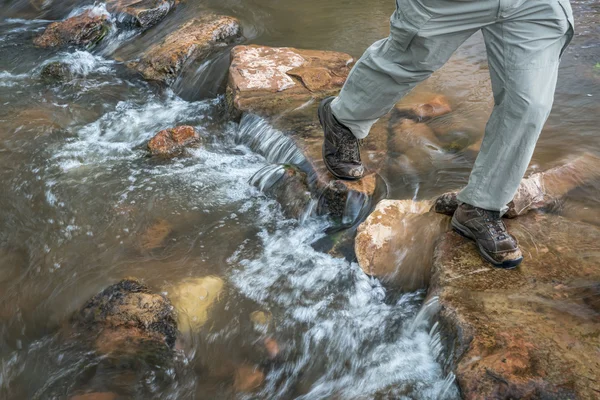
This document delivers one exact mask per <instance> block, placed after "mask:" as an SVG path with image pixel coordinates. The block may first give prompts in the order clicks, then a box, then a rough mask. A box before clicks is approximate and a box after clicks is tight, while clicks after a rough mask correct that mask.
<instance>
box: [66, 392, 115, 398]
mask: <svg viewBox="0 0 600 400" xmlns="http://www.w3.org/2000/svg"><path fill="white" fill-rule="evenodd" d="M118 398H119V397H118V396H117V395H116V394H115V393H112V392H93V393H85V394H78V395H75V396H73V397H70V398H69V400H117V399H118Z"/></svg>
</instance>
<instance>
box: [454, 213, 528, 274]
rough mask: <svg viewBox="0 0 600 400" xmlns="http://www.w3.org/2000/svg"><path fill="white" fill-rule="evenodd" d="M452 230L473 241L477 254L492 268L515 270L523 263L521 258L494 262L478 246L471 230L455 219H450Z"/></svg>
mask: <svg viewBox="0 0 600 400" xmlns="http://www.w3.org/2000/svg"><path fill="white" fill-rule="evenodd" d="M452 228H453V229H454V230H455V231H456V232H457V233H458V234H460V235H461V236H464V237H466V238H467V239H470V240H473V241H474V242H475V244H476V245H477V248H478V249H479V254H481V256H482V257H483V258H484V259H485V260H486V261H487V262H489V263H490V264H492V265H493V266H494V267H496V268H502V269H515V268H517V267H518V266H519V264H521V262H522V261H523V257H521V258H519V259H516V260H508V261H503V262H498V261H496V260H494V259H493V258H492V256H490V255H489V254H488V253H487V252H486V251H485V249H484V248H483V247H482V246H481V245H480V244H479V242H478V241H477V239H475V235H473V233H472V232H471V230H470V229H469V228H467V227H466V226H464V225H463V224H461V223H460V222H458V221H457V220H456V218H452Z"/></svg>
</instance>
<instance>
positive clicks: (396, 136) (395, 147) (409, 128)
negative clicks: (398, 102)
mask: <svg viewBox="0 0 600 400" xmlns="http://www.w3.org/2000/svg"><path fill="white" fill-rule="evenodd" d="M441 147H442V145H441V144H440V142H439V140H438V138H437V136H436V135H435V132H434V131H433V130H432V129H431V128H430V127H429V126H427V125H426V124H424V123H422V122H415V121H413V120H411V119H402V120H400V121H398V122H397V123H396V124H394V125H393V126H392V130H391V137H390V143H389V151H391V152H396V153H410V150H412V149H417V150H419V151H422V152H424V153H426V152H428V151H440V149H441Z"/></svg>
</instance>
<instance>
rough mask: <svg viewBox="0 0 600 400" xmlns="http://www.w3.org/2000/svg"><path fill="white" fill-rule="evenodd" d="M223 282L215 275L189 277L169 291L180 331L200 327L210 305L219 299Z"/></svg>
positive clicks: (203, 322) (206, 318)
mask: <svg viewBox="0 0 600 400" xmlns="http://www.w3.org/2000/svg"><path fill="white" fill-rule="evenodd" d="M224 285H225V283H224V282H223V280H222V279H221V278H219V277H217V276H207V277H204V278H195V279H189V280H185V281H183V282H181V283H180V284H179V285H177V286H175V287H174V288H173V289H171V292H170V293H169V295H170V297H171V300H172V302H173V306H174V307H175V309H176V310H177V325H178V326H179V330H180V331H181V332H182V333H188V332H190V331H193V330H197V329H199V328H201V327H202V326H203V325H204V324H205V323H206V321H207V320H208V313H209V311H210V308H211V306H212V305H213V304H214V303H215V302H216V301H217V300H218V299H219V296H220V294H221V292H222V291H223V287H224Z"/></svg>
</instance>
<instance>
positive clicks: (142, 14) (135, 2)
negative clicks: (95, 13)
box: [106, 0, 178, 29]
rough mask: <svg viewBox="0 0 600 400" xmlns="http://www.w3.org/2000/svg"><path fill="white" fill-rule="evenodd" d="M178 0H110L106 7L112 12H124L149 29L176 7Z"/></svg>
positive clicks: (130, 18)
mask: <svg viewBox="0 0 600 400" xmlns="http://www.w3.org/2000/svg"><path fill="white" fill-rule="evenodd" d="M177 2H178V1H176V0H108V1H107V2H106V8H107V9H108V11H110V12H115V13H118V14H122V15H124V16H126V17H127V19H128V20H131V21H133V22H134V23H135V24H136V25H138V26H139V27H141V28H142V29H148V28H150V27H152V26H154V25H156V24H157V23H159V22H160V21H161V20H162V19H164V18H165V17H166V16H167V14H168V13H169V11H171V9H172V8H173V7H175V5H176V3H177Z"/></svg>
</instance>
